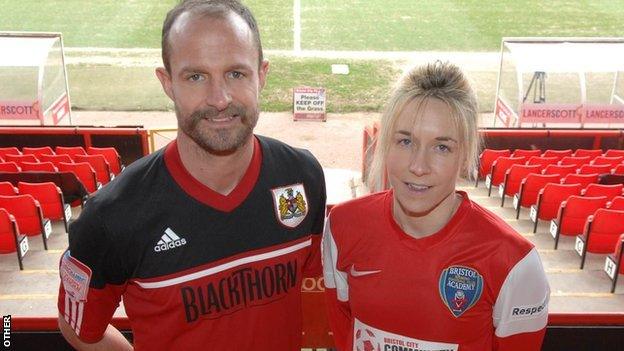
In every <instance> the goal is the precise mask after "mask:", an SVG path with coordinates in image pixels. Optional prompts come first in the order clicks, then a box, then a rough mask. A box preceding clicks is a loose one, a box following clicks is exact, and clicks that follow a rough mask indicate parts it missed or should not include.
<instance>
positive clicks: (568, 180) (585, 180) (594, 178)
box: [561, 173, 598, 189]
mask: <svg viewBox="0 0 624 351" xmlns="http://www.w3.org/2000/svg"><path fill="white" fill-rule="evenodd" d="M597 182H598V174H597V173H594V174H574V173H573V174H568V175H566V176H565V177H563V179H562V180H561V184H581V186H582V187H583V189H585V188H587V186H588V185H589V184H592V183H597Z"/></svg>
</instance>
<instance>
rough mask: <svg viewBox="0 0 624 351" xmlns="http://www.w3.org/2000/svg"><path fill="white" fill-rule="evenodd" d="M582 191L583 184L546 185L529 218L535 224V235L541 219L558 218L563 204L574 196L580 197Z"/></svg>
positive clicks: (539, 194)
mask: <svg viewBox="0 0 624 351" xmlns="http://www.w3.org/2000/svg"><path fill="white" fill-rule="evenodd" d="M582 189H583V186H582V185H581V184H555V183H548V184H546V186H544V188H543V189H542V190H540V192H539V193H538V195H537V203H536V204H535V205H533V206H531V212H530V214H529V216H530V217H531V220H532V221H533V223H534V225H533V233H535V232H536V231H537V223H538V221H539V220H540V219H542V220H546V221H549V220H551V219H554V218H556V217H557V213H558V212H559V206H560V205H561V203H562V202H563V201H565V200H567V199H568V197H570V196H572V195H580V194H581V190H582Z"/></svg>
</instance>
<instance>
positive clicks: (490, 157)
mask: <svg viewBox="0 0 624 351" xmlns="http://www.w3.org/2000/svg"><path fill="white" fill-rule="evenodd" d="M509 156H511V151H509V150H494V149H485V150H483V152H481V154H480V155H479V173H478V174H477V176H476V177H475V178H476V182H475V187H476V186H477V185H478V184H479V179H483V178H485V176H486V175H488V174H490V171H491V170H492V164H493V163H494V161H496V159H497V158H499V157H509Z"/></svg>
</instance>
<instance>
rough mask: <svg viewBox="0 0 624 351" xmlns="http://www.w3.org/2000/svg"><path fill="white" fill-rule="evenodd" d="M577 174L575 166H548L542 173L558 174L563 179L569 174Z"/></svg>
mask: <svg viewBox="0 0 624 351" xmlns="http://www.w3.org/2000/svg"><path fill="white" fill-rule="evenodd" d="M574 173H576V166H575V165H565V166H560V165H548V166H546V168H544V170H543V171H542V174H558V175H559V176H560V177H561V178H563V177H565V176H566V175H568V174H574Z"/></svg>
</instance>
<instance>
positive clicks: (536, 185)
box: [513, 173, 559, 219]
mask: <svg viewBox="0 0 624 351" xmlns="http://www.w3.org/2000/svg"><path fill="white" fill-rule="evenodd" d="M548 183H556V184H559V175H558V174H536V173H531V174H529V175H527V176H526V178H524V180H522V183H521V184H520V190H519V191H518V193H517V194H516V195H514V201H513V204H514V208H515V209H516V219H518V218H519V217H520V208H521V207H524V208H530V207H531V206H532V205H535V204H536V203H537V194H538V193H539V191H540V190H541V189H543V188H544V187H545V186H546V184H548Z"/></svg>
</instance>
